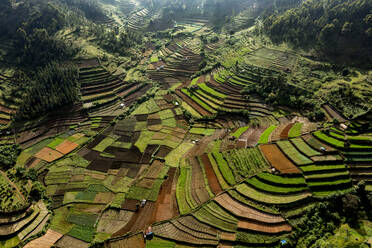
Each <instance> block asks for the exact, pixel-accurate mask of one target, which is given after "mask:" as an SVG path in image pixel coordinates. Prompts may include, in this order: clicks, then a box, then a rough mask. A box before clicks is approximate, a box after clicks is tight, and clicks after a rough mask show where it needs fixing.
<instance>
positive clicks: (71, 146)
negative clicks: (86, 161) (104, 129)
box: [56, 140, 79, 154]
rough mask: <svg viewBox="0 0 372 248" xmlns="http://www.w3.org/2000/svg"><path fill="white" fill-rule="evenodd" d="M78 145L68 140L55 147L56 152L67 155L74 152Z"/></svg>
mask: <svg viewBox="0 0 372 248" xmlns="http://www.w3.org/2000/svg"><path fill="white" fill-rule="evenodd" d="M78 146H79V145H78V144H76V143H74V142H71V141H69V140H65V141H63V142H62V143H61V144H59V145H58V146H57V147H56V150H57V151H59V152H60V153H63V154H67V153H70V152H72V151H73V150H75V149H76V148H77V147H78Z"/></svg>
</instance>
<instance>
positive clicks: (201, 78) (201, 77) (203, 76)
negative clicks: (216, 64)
mask: <svg viewBox="0 0 372 248" xmlns="http://www.w3.org/2000/svg"><path fill="white" fill-rule="evenodd" d="M204 82H205V75H201V76H200V78H199V79H198V83H204Z"/></svg>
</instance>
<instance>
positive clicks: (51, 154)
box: [35, 147, 63, 162]
mask: <svg viewBox="0 0 372 248" xmlns="http://www.w3.org/2000/svg"><path fill="white" fill-rule="evenodd" d="M62 156H63V154H62V153H59V152H57V151H55V150H53V149H52V148H49V147H44V148H43V149H41V151H40V152H38V153H36V154H35V157H37V158H39V159H42V160H44V161H47V162H52V161H54V160H56V159H59V158H61V157H62Z"/></svg>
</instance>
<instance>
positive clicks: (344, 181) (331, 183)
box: [308, 178, 351, 187]
mask: <svg viewBox="0 0 372 248" xmlns="http://www.w3.org/2000/svg"><path fill="white" fill-rule="evenodd" d="M347 183H351V179H350V178H348V179H340V180H336V181H322V182H308V185H309V187H319V186H324V187H327V186H334V185H339V184H347Z"/></svg>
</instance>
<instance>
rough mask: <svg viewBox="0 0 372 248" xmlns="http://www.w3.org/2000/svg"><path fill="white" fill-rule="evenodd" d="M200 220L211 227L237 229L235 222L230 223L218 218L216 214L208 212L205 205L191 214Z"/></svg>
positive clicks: (227, 229)
mask: <svg viewBox="0 0 372 248" xmlns="http://www.w3.org/2000/svg"><path fill="white" fill-rule="evenodd" d="M192 215H193V216H194V217H195V218H196V219H198V220H199V221H200V222H203V223H205V224H208V225H210V226H212V227H215V228H218V229H221V230H224V231H227V232H235V231H236V229H237V223H230V222H227V221H225V220H222V219H219V218H218V217H217V216H216V215H214V214H212V213H210V212H209V211H208V210H207V209H206V207H203V208H201V209H199V210H198V211H196V212H194V213H193V214H192Z"/></svg>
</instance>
